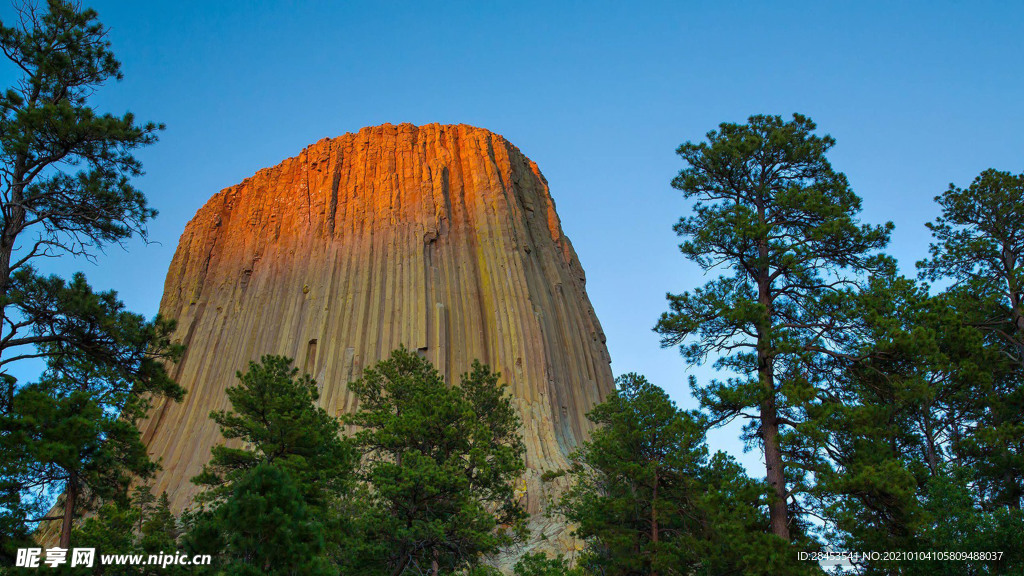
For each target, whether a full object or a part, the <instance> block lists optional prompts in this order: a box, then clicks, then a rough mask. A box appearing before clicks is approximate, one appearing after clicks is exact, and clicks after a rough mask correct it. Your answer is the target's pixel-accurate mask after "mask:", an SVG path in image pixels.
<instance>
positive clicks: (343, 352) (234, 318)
mask: <svg viewBox="0 0 1024 576" xmlns="http://www.w3.org/2000/svg"><path fill="white" fill-rule="evenodd" d="M584 284H585V278H584V274H583V270H582V268H581V267H580V263H579V260H578V259H577V257H576V253H575V251H574V250H573V248H572V244H571V243H570V242H569V239H568V238H566V237H565V235H564V234H563V233H562V230H561V226H560V224H559V220H558V215H557V214H556V213H555V206H554V202H553V201H552V199H551V196H550V194H549V192H548V186H547V182H546V181H545V179H544V177H543V176H542V175H541V173H540V170H539V169H538V168H537V165H536V164H535V163H533V162H532V161H530V160H529V159H528V158H526V157H525V156H524V155H523V154H522V153H521V152H520V151H519V150H518V149H517V148H516V147H515V146H512V145H511V144H510V143H508V142H507V141H506V140H505V139H504V138H502V137H501V136H498V135H496V134H493V133H491V132H489V131H487V130H482V129H479V128H474V127H471V126H466V125H457V126H443V125H437V124H431V125H427V126H419V127H417V126H413V125H411V124H402V125H398V126H393V125H390V124H385V125H383V126H377V127H373V128H364V129H362V130H360V131H359V132H358V133H356V134H346V135H344V136H341V137H339V138H335V139H330V140H327V139H325V140H321V141H320V142H317V143H316V144H313V145H312V146H309V147H308V148H306V149H305V150H303V151H302V152H301V153H300V154H299V155H298V156H297V157H294V158H290V159H288V160H285V161H284V162H282V163H281V164H279V165H278V166H275V167H273V168H268V169H264V170H261V171H259V172H257V173H256V174H255V175H254V176H253V177H251V178H248V179H246V180H244V181H243V182H242V183H241V184H238V185H236V186H232V187H230V188H227V189H225V190H222V191H221V192H219V193H218V194H216V195H214V196H213V198H211V199H210V200H209V201H208V202H207V203H206V205H205V206H203V207H202V208H201V209H200V210H199V212H198V213H197V214H196V216H195V217H194V218H193V219H192V221H191V222H189V224H188V225H187V226H186V228H185V231H184V233H183V234H182V236H181V240H180V242H179V244H178V249H177V252H176V253H175V255H174V259H173V261H172V262H171V267H170V270H169V271H168V273H167V281H166V284H165V287H164V295H163V300H162V301H161V306H160V310H161V313H162V314H163V315H165V316H167V317H170V318H175V319H177V322H178V327H177V335H176V337H177V338H178V339H180V340H181V341H182V342H183V343H184V344H185V345H186V346H187V351H186V353H185V356H184V358H182V360H181V361H180V362H179V363H178V364H177V365H175V366H174V367H173V370H174V375H175V376H176V377H177V379H178V382H179V383H180V384H181V385H182V386H184V387H185V388H186V389H187V390H188V395H187V396H186V398H185V400H184V402H182V403H180V404H176V403H170V402H168V403H160V404H158V405H157V406H156V407H155V409H154V411H153V413H152V414H151V415H150V418H149V419H148V421H147V422H146V423H145V424H144V426H143V431H144V438H145V441H146V442H147V444H148V446H149V449H150V452H151V453H152V454H153V455H154V456H155V457H157V458H160V459H161V460H162V465H163V470H162V471H161V472H160V473H159V475H158V477H157V479H156V483H155V491H156V492H158V493H159V492H160V491H163V490H166V491H167V492H168V494H169V495H170V497H171V500H172V503H173V506H174V507H175V509H177V510H180V509H182V508H183V507H185V506H187V505H188V504H189V503H190V502H191V499H192V497H193V496H194V495H195V493H196V489H195V487H194V486H192V485H191V484H190V482H189V479H190V478H191V477H192V476H194V475H195V474H196V473H198V472H199V470H200V468H201V467H202V465H203V463H205V462H206V461H208V459H209V455H210V448H211V447H212V446H213V445H215V444H216V443H218V442H220V441H221V438H220V434H219V431H218V429H217V426H216V424H215V423H214V422H213V421H211V420H210V419H209V418H208V414H209V412H210V411H211V410H221V409H225V408H227V407H228V401H227V397H226V395H225V389H226V388H227V387H228V386H231V385H233V384H234V383H235V381H236V380H235V372H236V371H238V370H244V369H245V368H246V366H247V364H248V362H249V361H250V360H256V359H258V358H259V357H260V356H261V355H263V354H284V355H287V356H291V357H293V358H295V359H296V364H297V365H298V367H299V368H300V369H302V370H305V371H306V372H309V373H310V374H312V375H313V376H314V377H315V378H316V381H317V383H318V385H319V386H320V388H321V398H320V402H321V404H322V405H323V406H324V407H325V408H326V409H327V410H328V411H330V412H332V413H334V414H342V413H344V412H348V411H351V410H353V409H354V408H355V398H354V396H353V395H352V394H351V393H350V392H349V391H348V387H347V383H348V382H350V381H352V380H354V379H356V378H358V377H359V376H360V374H361V373H362V370H363V368H364V367H367V366H370V365H372V364H373V363H375V362H376V361H378V360H380V359H382V358H386V357H387V356H388V354H389V353H390V352H391V350H393V349H395V348H397V347H398V346H399V345H404V346H406V347H407V348H410V349H412V350H418V351H419V352H420V353H421V354H424V355H426V357H427V358H429V359H430V360H431V361H432V362H433V363H434V365H435V366H437V367H438V369H439V370H440V371H441V373H442V374H443V375H444V376H445V378H446V379H447V381H449V382H455V381H457V380H458V377H459V375H460V374H461V373H463V372H465V371H467V370H468V369H469V367H470V364H471V363H472V361H473V360H474V359H479V360H480V361H482V362H484V363H487V364H490V365H491V366H492V367H493V368H494V369H495V370H498V371H500V372H501V374H502V379H503V380H504V382H505V383H507V384H508V385H509V388H510V392H511V394H512V396H513V397H514V402H515V405H516V407H517V408H518V410H519V412H520V415H521V416H522V419H523V427H524V429H523V434H524V438H525V442H526V446H527V455H526V460H527V468H528V470H527V473H526V475H525V476H524V478H523V481H522V486H521V492H522V493H523V494H524V498H525V501H526V504H527V508H528V510H529V512H530V513H531V514H533V520H532V522H531V523H532V528H533V529H534V532H535V534H534V537H535V538H539V537H540V533H541V532H543V533H545V534H546V536H547V538H548V539H549V541H551V542H555V543H559V542H560V543H561V544H556V547H557V545H561V546H563V547H564V546H566V545H567V544H566V542H565V541H564V535H563V534H562V532H563V530H564V527H562V526H560V525H558V524H557V523H549V522H550V521H549V520H546V519H544V518H543V516H542V515H540V514H538V512H540V511H541V510H542V508H543V506H544V504H545V499H546V496H545V495H546V494H549V493H550V492H552V488H557V486H551V485H550V484H548V483H544V482H542V481H541V480H540V477H541V475H542V474H543V473H544V472H545V471H547V470H558V469H562V468H564V467H566V465H567V459H566V456H567V455H568V454H569V453H570V452H571V451H572V450H573V449H574V448H575V447H576V446H577V444H579V442H581V441H582V440H583V439H585V438H586V436H587V434H588V430H589V425H588V422H587V420H586V418H585V416H584V414H585V413H586V412H587V411H588V410H590V408H591V407H592V406H593V405H594V404H596V403H597V402H599V401H600V400H601V399H602V398H603V397H604V396H605V395H606V394H607V393H608V392H610V391H611V390H612V388H613V382H612V374H611V369H610V367H609V357H608V351H607V348H606V347H605V338H604V334H603V333H602V331H601V326H600V324H599V323H598V320H597V318H596V316H595V315H594V310H593V308H592V306H591V305H590V302H589V300H588V298H587V295H586V291H585V289H584ZM555 484H557V482H556V483H555ZM556 491H557V490H556Z"/></svg>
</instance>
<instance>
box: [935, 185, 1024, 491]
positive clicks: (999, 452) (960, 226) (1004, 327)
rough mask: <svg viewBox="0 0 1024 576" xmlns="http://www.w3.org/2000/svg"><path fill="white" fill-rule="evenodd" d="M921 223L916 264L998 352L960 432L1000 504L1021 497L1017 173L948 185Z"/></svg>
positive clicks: (1021, 192)
mask: <svg viewBox="0 0 1024 576" xmlns="http://www.w3.org/2000/svg"><path fill="white" fill-rule="evenodd" d="M936 201H937V202H938V203H939V205H940V206H941V208H942V216H941V217H939V218H938V219H936V221H935V222H932V223H929V224H928V228H929V229H930V230H931V232H932V235H933V236H934V237H935V240H936V242H935V243H934V244H932V245H931V247H930V252H931V256H932V257H931V258H930V259H927V260H924V261H921V262H919V263H918V267H919V269H920V270H921V273H922V276H923V277H924V278H926V279H929V280H951V281H952V282H953V284H952V286H950V287H949V288H948V289H947V290H946V291H945V293H944V295H943V296H944V298H945V299H946V301H947V302H948V303H949V305H950V306H951V307H954V308H956V309H957V310H958V311H959V312H960V315H961V318H962V322H963V323H964V324H967V325H969V326H972V327H974V328H977V329H978V330H980V331H981V332H982V333H983V334H984V336H985V339H986V347H987V348H988V349H989V350H991V351H993V352H995V353H996V354H997V356H999V358H993V359H992V360H991V361H990V362H988V363H987V364H986V365H985V370H986V371H987V372H988V373H989V374H990V375H991V379H990V381H988V382H986V383H983V384H982V386H983V389H980V390H978V391H977V393H976V394H975V395H974V396H973V398H974V400H975V406H974V407H973V408H974V411H975V412H976V413H977V414H978V421H977V423H976V430H974V433H973V434H972V435H971V436H970V437H969V438H966V439H965V442H964V444H963V448H964V449H965V451H966V452H965V456H969V457H971V458H972V460H973V466H974V467H976V468H977V469H978V471H979V477H978V478H976V481H977V482H980V483H982V484H983V485H984V486H985V487H986V489H987V490H988V491H989V492H990V493H991V496H992V498H993V499H994V500H995V501H996V502H998V503H999V504H1000V505H1004V506H1010V507H1012V508H1015V509H1020V508H1021V506H1022V503H1024V174H1020V175H1013V174H1010V173H1008V172H1000V171H997V170H991V169H990V170H986V171H984V172H982V173H981V174H980V175H979V176H978V177H977V178H975V180H974V182H972V183H971V185H970V186H968V187H967V188H965V189H961V188H958V187H957V186H954V185H952V184H950V187H949V189H948V190H947V191H946V192H945V193H944V194H942V195H941V196H938V197H936Z"/></svg>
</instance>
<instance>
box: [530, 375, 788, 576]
mask: <svg viewBox="0 0 1024 576" xmlns="http://www.w3.org/2000/svg"><path fill="white" fill-rule="evenodd" d="M616 384H617V389H616V390H615V391H614V392H613V393H612V394H610V395H609V396H608V398H606V399H605V401H604V402H602V403H601V404H599V405H597V406H596V407H595V408H594V409H593V410H592V411H591V412H590V413H588V414H587V417H588V418H589V419H590V420H591V421H592V422H594V423H595V424H597V425H598V428H597V429H596V430H595V431H594V433H593V435H592V437H591V439H590V440H589V441H587V442H585V443H584V444H583V446H582V447H581V448H580V449H579V450H578V451H577V452H576V453H575V454H574V455H573V458H574V461H575V464H574V466H573V468H572V469H571V470H570V475H571V478H572V480H573V483H572V485H571V487H570V488H569V490H568V492H566V494H565V495H564V496H563V497H562V499H561V501H560V509H561V511H562V513H563V514H564V515H565V517H566V519H568V520H569V521H570V522H571V523H573V524H574V525H575V526H576V530H575V533H576V535H577V536H579V537H581V538H583V539H584V541H585V542H586V548H585V550H584V553H583V555H582V556H581V558H580V559H579V565H580V566H581V567H583V568H584V569H586V571H587V572H589V573H594V574H607V575H609V576H611V575H622V576H627V575H628V576H634V575H636V576H639V575H651V576H658V575H661V576H667V575H686V574H705V573H707V574H732V573H737V574H738V573H742V574H766V575H767V574H802V573H805V572H807V570H806V568H807V566H805V565H802V564H801V563H799V562H797V558H796V555H795V554H794V553H792V552H791V551H789V550H787V548H786V544H785V543H784V542H783V541H781V540H779V539H777V538H775V537H774V536H773V535H771V534H770V533H769V532H768V531H767V530H766V529H767V526H768V522H767V518H766V517H765V515H764V513H763V512H762V511H761V507H762V505H763V504H764V503H765V502H767V494H766V493H765V492H764V490H763V488H762V486H761V485H760V484H759V483H757V482H754V481H753V480H751V479H750V478H748V477H747V475H746V473H745V472H744V471H743V469H742V467H741V466H739V464H737V463H736V462H735V461H733V460H732V459H731V458H729V457H727V456H726V455H724V454H722V453H717V454H715V455H714V456H712V457H711V458H710V459H709V458H708V450H707V446H706V444H705V440H704V425H705V422H704V421H703V419H702V418H701V417H699V416H696V415H694V414H692V413H688V412H684V411H682V410H679V409H678V408H677V407H676V406H675V403H673V402H672V401H671V400H670V399H669V398H668V396H667V395H666V394H665V392H664V391H662V390H661V389H660V388H658V387H657V386H655V385H653V384H651V383H650V382H648V381H647V379H646V378H644V377H643V376H639V375H637V374H626V375H624V376H621V377H619V378H618V379H617V380H616ZM552 562H556V561H554V560H549V561H545V562H540V561H539V560H537V559H534V560H531V561H530V562H527V563H524V565H523V569H524V570H525V569H526V568H532V569H534V570H535V571H538V573H543V571H542V569H544V568H545V567H546V566H548V565H550V564H551V563H552Z"/></svg>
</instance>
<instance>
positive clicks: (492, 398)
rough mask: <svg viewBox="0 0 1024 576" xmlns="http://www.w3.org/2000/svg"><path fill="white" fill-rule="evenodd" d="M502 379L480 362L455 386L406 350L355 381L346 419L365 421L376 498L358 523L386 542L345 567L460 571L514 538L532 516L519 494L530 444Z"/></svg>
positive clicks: (367, 468)
mask: <svg viewBox="0 0 1024 576" xmlns="http://www.w3.org/2000/svg"><path fill="white" fill-rule="evenodd" d="M498 379H499V375H498V374H495V373H492V372H491V371H490V370H489V369H488V368H487V367H486V366H483V365H481V364H479V363H474V364H473V368H472V370H471V372H469V373H467V374H463V375H462V377H461V379H460V383H459V384H458V385H456V386H448V385H447V384H446V383H445V381H444V379H443V378H442V377H441V375H440V374H438V372H437V370H435V369H434V368H433V366H431V364H430V362H428V361H427V360H425V359H423V358H420V357H419V356H417V355H416V354H413V353H412V352H409V351H408V350H406V349H404V348H400V349H398V350H395V351H394V352H392V354H391V356H390V357H389V358H388V359H387V360H384V361H381V362H379V363H378V364H377V365H375V366H374V367H372V368H368V369H367V370H366V371H365V372H364V374H363V377H362V378H360V379H359V380H357V381H355V382H352V383H350V384H349V390H351V391H352V392H353V393H354V394H356V396H357V397H358V399H359V410H358V411H357V412H356V413H354V414H351V415H349V416H346V417H345V422H346V423H347V424H351V425H355V426H358V427H359V428H360V429H359V431H358V432H356V435H355V439H356V443H357V445H358V446H359V448H360V449H361V451H362V455H363V461H362V462H363V463H362V466H361V468H360V472H359V477H360V479H361V481H362V482H363V483H364V485H365V490H366V497H367V498H369V506H368V509H367V510H365V512H364V515H363V517H362V518H361V519H360V521H359V522H360V525H361V526H362V530H363V534H364V538H365V539H366V540H367V541H372V542H376V543H377V544H378V547H377V548H366V549H364V554H365V556H364V557H363V558H360V559H359V562H360V563H361V565H360V566H354V567H351V568H350V569H349V571H347V572H346V573H351V574H355V573H367V574H381V573H390V574H394V575H398V574H402V573H405V572H407V571H408V572H410V573H412V571H413V570H416V569H418V570H420V573H429V574H439V573H441V572H442V571H443V572H445V573H452V572H455V571H458V570H463V569H470V568H473V567H474V566H476V565H477V564H478V563H479V562H480V557H481V555H483V554H488V553H492V552H496V551H497V550H499V549H500V548H501V547H502V546H504V545H507V544H509V543H511V542H512V541H513V540H514V538H515V536H516V534H515V531H514V530H513V529H514V527H515V526H517V525H518V524H519V523H520V522H521V521H522V520H523V518H524V517H525V513H524V511H523V510H522V509H521V508H520V506H519V503H518V502H517V500H516V498H515V495H514V482H515V479H516V478H517V477H518V476H519V475H520V474H521V473H522V472H523V470H524V463H523V452H524V450H525V449H524V446H523V441H522V438H521V436H520V433H519V426H520V421H519V417H518V416H517V415H516V413H515V409H514V408H513V406H512V403H511V399H510V398H509V397H507V396H505V395H504V387H503V386H500V385H499V384H498ZM417 567H418V568H417ZM359 570H361V571H359Z"/></svg>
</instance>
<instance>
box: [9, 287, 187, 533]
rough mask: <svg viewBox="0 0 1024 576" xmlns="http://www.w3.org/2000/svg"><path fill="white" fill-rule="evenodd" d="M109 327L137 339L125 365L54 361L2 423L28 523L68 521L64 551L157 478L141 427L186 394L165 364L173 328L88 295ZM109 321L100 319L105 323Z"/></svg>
mask: <svg viewBox="0 0 1024 576" xmlns="http://www.w3.org/2000/svg"><path fill="white" fill-rule="evenodd" d="M81 296H82V297H83V299H88V305H89V306H90V307H94V308H97V309H99V312H98V313H97V316H99V317H101V318H102V322H118V323H119V324H120V326H119V327H118V328H117V329H118V330H119V331H121V332H122V333H123V334H126V335H130V336H131V340H130V341H127V340H125V341H122V342H121V343H120V344H121V346H123V349H122V350H121V361H122V362H124V364H121V365H117V366H111V365H105V364H97V363H94V362H93V361H92V359H91V358H89V356H88V355H87V354H84V353H81V352H79V351H77V350H75V349H70V350H67V351H66V352H65V353H64V355H54V356H50V357H49V359H48V363H47V368H46V371H45V372H44V373H43V375H42V378H41V379H40V381H39V382H37V383H33V384H28V385H25V386H22V387H20V388H19V389H18V391H17V392H16V393H15V395H14V397H13V398H12V406H11V407H12V409H11V411H10V412H9V413H8V414H6V415H2V416H0V454H2V455H3V463H2V464H0V469H2V472H3V478H4V481H5V483H6V486H5V487H6V488H7V489H8V490H10V491H11V493H12V494H13V495H12V499H13V498H15V497H16V498H17V503H18V506H19V507H18V508H12V509H9V512H10V513H12V514H20V515H21V516H22V519H23V520H22V521H23V522H39V521H52V520H59V521H60V545H61V547H64V548H67V547H68V545H69V544H70V538H71V530H72V526H73V523H74V521H75V519H76V518H78V517H80V516H81V515H82V513H83V512H85V511H88V510H91V509H92V508H93V507H94V506H95V505H96V503H98V502H102V501H117V500H121V501H123V500H125V499H127V497H128V496H127V495H128V488H129V486H130V484H131V483H132V482H133V481H135V480H137V479H146V478H148V477H150V476H151V475H152V474H153V473H154V472H155V471H156V469H157V464H156V463H155V462H153V461H152V460H151V459H150V458H149V455H148V453H147V452H146V448H145V446H144V444H143V443H142V439H141V434H140V432H139V429H138V427H137V423H138V421H139V420H140V419H141V418H143V417H144V416H145V415H146V412H147V411H148V409H149V406H150V399H151V398H152V397H153V396H165V397H170V398H172V399H175V400H180V399H181V397H182V396H183V395H184V390H183V389H182V388H181V387H180V386H178V385H177V384H176V383H175V382H174V381H173V380H172V379H171V378H170V377H169V376H168V375H167V373H166V371H165V369H164V366H163V364H162V363H161V362H160V361H159V360H160V359H161V358H168V357H176V356H177V354H178V353H179V349H178V347H177V346H175V345H172V344H171V343H170V341H169V340H168V332H169V330H170V327H169V326H167V325H161V324H159V323H157V324H153V323H148V322H146V321H145V320H143V319H142V318H141V317H139V316H138V315H135V314H131V313H129V312H126V311H124V310H123V306H122V305H121V304H120V303H119V302H117V300H116V297H115V295H113V294H111V293H108V294H100V295H96V294H92V293H91V292H90V291H88V290H83V291H82V294H81ZM99 321H100V320H97V322H99ZM62 488H63V490H64V494H63V498H62V499H61V501H60V502H59V505H60V508H61V510H60V511H58V512H59V513H58V514H57V515H51V516H45V514H44V512H45V511H46V508H48V507H49V506H50V505H51V504H52V500H51V495H52V494H53V493H54V492H56V491H59V490H61V489H62Z"/></svg>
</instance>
